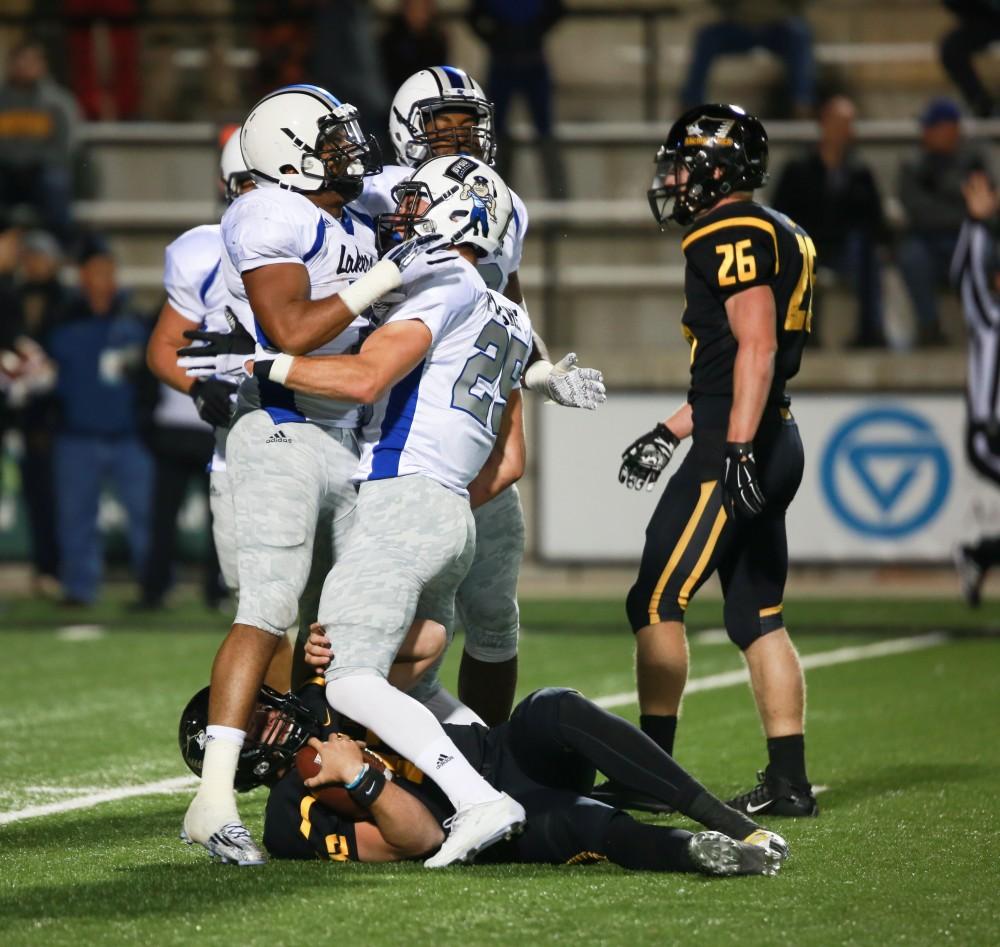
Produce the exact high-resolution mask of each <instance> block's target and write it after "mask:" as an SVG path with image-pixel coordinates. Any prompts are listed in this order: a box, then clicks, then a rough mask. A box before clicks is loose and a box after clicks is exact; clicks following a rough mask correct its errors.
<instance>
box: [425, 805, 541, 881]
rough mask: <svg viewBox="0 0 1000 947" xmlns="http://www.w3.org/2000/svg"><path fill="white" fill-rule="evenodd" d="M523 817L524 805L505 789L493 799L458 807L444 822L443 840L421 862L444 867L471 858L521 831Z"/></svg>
mask: <svg viewBox="0 0 1000 947" xmlns="http://www.w3.org/2000/svg"><path fill="white" fill-rule="evenodd" d="M524 819H525V812H524V806H522V805H521V804H520V803H519V802H517V801H516V800H515V799H511V797H510V796H508V795H507V793H502V794H501V796H500V798H499V799H494V800H493V801H492V802H481V803H479V804H478V805H475V806H468V807H466V808H465V809H460V810H459V811H458V812H456V813H455V814H454V815H453V816H452V817H451V819H449V820H448V822H447V823H446V825H447V826H448V829H449V832H448V837H447V838H446V839H445V840H444V844H443V845H442V846H441V848H440V849H438V851H437V854H435V855H432V856H431V857H430V858H428V859H427V861H425V862H424V867H425V868H444V867H445V866H447V865H454V864H456V863H458V862H466V863H467V862H471V861H472V860H473V859H474V858H475V857H476V855H477V854H478V853H479V852H481V851H482V850H483V849H485V848H489V847H490V846H491V845H494V844H495V843H496V842H499V841H500V840H501V839H509V838H513V836H515V835H517V834H518V833H520V831H521V830H522V829H523V828H524Z"/></svg>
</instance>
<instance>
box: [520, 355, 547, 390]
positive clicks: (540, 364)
mask: <svg viewBox="0 0 1000 947" xmlns="http://www.w3.org/2000/svg"><path fill="white" fill-rule="evenodd" d="M551 372H552V363H551V362H547V361H545V359H544V358H540V359H539V360H538V361H537V362H532V364H531V365H530V366H529V367H528V370H527V371H526V372H525V373H524V377H523V378H522V379H521V384H523V385H524V387H525V388H527V389H528V391H538V390H539V389H542V390H547V389H548V378H549V374H550V373H551Z"/></svg>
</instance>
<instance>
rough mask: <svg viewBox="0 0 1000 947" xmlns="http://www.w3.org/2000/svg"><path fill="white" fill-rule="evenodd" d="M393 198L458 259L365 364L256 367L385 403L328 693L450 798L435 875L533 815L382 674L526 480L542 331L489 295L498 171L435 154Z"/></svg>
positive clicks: (434, 275)
mask: <svg viewBox="0 0 1000 947" xmlns="http://www.w3.org/2000/svg"><path fill="white" fill-rule="evenodd" d="M476 177H482V178H483V179H484V180H485V183H486V184H487V186H488V188H489V191H490V195H491V197H492V205H493V211H494V214H495V217H496V223H495V225H493V226H491V227H490V228H489V233H488V234H486V233H484V232H483V231H482V229H481V228H474V227H473V226H472V223H471V221H470V220H469V213H468V211H469V209H470V208H471V206H472V202H471V200H470V198H469V197H468V196H467V189H465V188H464V187H463V185H464V184H465V183H466V182H467V181H468V182H471V181H473V180H474V179H475V178H476ZM396 193H397V195H398V197H399V208H398V212H397V213H396V214H394V215H391V217H390V220H389V223H390V226H391V227H393V228H397V229H398V230H399V231H400V235H401V236H402V237H403V239H406V238H407V237H410V238H411V239H414V238H413V237H411V235H412V234H417V235H423V236H430V235H432V234H438V235H442V236H443V237H444V238H445V243H446V245H447V246H450V247H452V249H451V250H449V251H447V252H443V253H442V252H440V251H437V252H435V253H434V254H433V255H431V254H427V255H425V256H424V257H423V258H421V259H420V260H418V261H417V262H416V263H415V264H414V265H413V266H412V267H411V268H410V271H411V272H413V271H415V272H416V273H417V274H418V276H417V278H415V279H414V280H413V281H412V282H411V284H410V285H409V287H408V288H407V289H406V292H405V297H404V299H403V300H402V302H399V303H398V304H396V305H394V306H392V308H390V309H389V311H388V315H387V317H386V319H385V322H384V323H383V324H382V325H381V327H380V328H378V329H376V330H375V331H374V332H373V333H372V334H371V336H369V337H368V339H366V340H365V342H364V344H363V345H362V346H361V349H360V352H359V353H358V354H357V355H346V356H332V357H322V356H321V357H314V358H293V357H291V356H289V355H287V354H282V355H279V356H278V357H277V359H275V360H274V361H272V362H270V363H265V364H264V365H262V366H258V365H255V368H254V371H255V374H261V373H263V374H265V376H266V377H267V380H268V383H269V384H273V383H274V382H275V381H278V382H280V383H281V384H282V385H283V386H285V387H287V388H289V389H291V390H293V391H295V392H296V393H304V394H310V395H313V396H322V397H328V398H337V399H342V400H345V401H352V402H360V403H364V404H377V408H376V414H375V417H374V418H373V420H372V422H371V423H370V424H369V425H367V426H366V429H365V442H364V447H363V450H362V455H361V462H360V464H359V465H358V467H357V471H356V473H355V475H354V479H355V480H356V481H357V482H358V483H359V484H360V490H359V494H358V509H357V515H356V521H355V524H354V529H353V532H352V535H351V539H350V542H349V543H348V546H347V549H346V550H345V552H344V554H343V556H342V557H341V558H340V559H339V560H338V561H337V562H336V563H335V564H334V567H333V570H332V571H331V573H330V575H329V576H328V577H327V581H326V584H325V586H324V589H323V597H322V599H321V601H320V609H319V620H320V624H321V625H322V626H323V628H324V630H325V633H326V636H327V637H328V639H329V640H330V642H331V646H332V650H333V654H334V658H333V661H332V663H331V664H330V667H329V668H328V669H327V672H326V679H327V688H326V694H327V700H328V701H329V703H330V704H331V706H332V707H334V708H335V709H336V710H338V711H339V712H341V713H343V714H345V715H346V716H348V717H350V718H351V719H353V720H356V721H358V722H359V723H361V724H362V725H363V726H365V727H368V728H369V729H370V730H372V731H374V732H376V733H379V734H383V735H384V737H385V739H386V740H387V742H389V743H390V744H391V745H392V746H393V748H394V749H395V750H396V751H397V752H399V753H401V754H402V755H404V756H405V757H406V758H407V759H410V760H412V761H413V762H414V764H415V765H416V766H417V767H418V768H419V769H420V770H421V771H422V772H424V773H425V774H426V775H427V776H429V777H430V778H431V779H433V780H434V781H435V782H436V783H437V784H438V785H439V786H440V787H441V789H442V790H443V791H444V792H445V794H446V795H447V796H448V797H449V799H450V800H451V802H452V804H453V805H454V807H455V809H456V815H455V818H454V821H453V823H452V826H451V831H450V834H449V835H448V837H447V839H446V840H445V842H444V844H443V845H442V847H441V849H440V851H438V853H437V854H435V855H434V856H432V857H431V858H430V859H428V860H427V862H425V864H426V865H427V866H428V867H432V868H436V867H441V866H443V865H448V864H451V863H453V862H456V861H464V860H468V859H470V858H471V857H472V856H473V855H475V853H476V852H477V851H479V850H481V849H482V848H484V847H486V846H487V845H490V844H492V843H493V842H496V841H498V840H499V839H500V838H502V837H504V836H506V835H509V834H510V833H511V832H512V831H515V830H516V829H517V828H518V827H519V826H520V825H521V824H522V823H523V820H524V810H523V808H522V807H521V806H520V804H519V803H517V802H516V801H514V800H513V799H511V798H510V797H509V796H507V795H506V794H503V793H499V792H498V791H497V790H495V789H493V788H492V787H490V786H489V784H488V783H486V782H485V780H483V779H482V777H481V776H479V774H478V773H477V772H476V771H475V770H474V769H473V768H472V767H471V766H470V765H469V764H468V761H467V760H465V759H464V758H463V757H462V756H461V754H460V753H459V752H458V751H457V749H456V747H455V745H454V744H453V743H452V741H451V740H450V738H449V737H448V736H446V734H445V732H444V730H443V729H442V727H441V724H440V723H438V721H437V720H436V719H435V717H434V716H433V714H432V713H431V712H430V711H429V710H428V709H427V708H425V707H422V706H421V705H420V704H418V703H417V702H416V701H414V700H413V699H412V698H411V697H409V696H407V695H406V694H404V693H403V692H402V691H399V690H397V689H396V688H395V687H393V686H392V685H391V684H390V683H389V682H388V680H387V679H386V676H387V674H388V672H389V668H390V666H391V664H392V661H393V658H394V657H395V655H396V652H397V650H398V649H399V646H400V644H401V643H402V642H403V640H404V638H405V636H406V634H407V632H408V630H409V629H410V628H411V625H412V623H413V622H414V620H417V621H429V622H434V623H436V624H437V625H440V626H444V627H448V626H449V625H450V624H451V621H452V618H453V610H454V599H455V592H456V590H457V588H458V585H459V583H460V582H461V580H462V578H463V576H464V575H465V573H466V572H467V570H468V568H469V566H470V565H471V563H472V559H473V556H474V554H475V542H476V540H475V535H476V527H475V520H474V518H473V515H472V511H471V509H470V501H471V505H477V506H478V505H482V504H483V503H486V502H488V501H489V500H491V499H492V498H493V497H495V496H496V495H497V494H498V493H500V492H501V491H503V490H504V489H506V488H507V487H508V486H510V485H511V484H512V483H513V482H514V481H515V480H517V479H518V478H519V477H520V476H521V474H522V472H523V470H524V432H523V425H522V419H521V396H520V390H519V388H520V379H521V375H522V373H523V370H524V365H525V363H526V362H527V358H528V353H529V352H530V349H531V324H530V322H529V320H528V316H527V314H526V313H525V312H524V310H523V309H521V308H520V307H518V306H517V305H515V304H513V303H511V302H510V301H509V300H507V299H506V298H505V297H503V296H501V295H500V294H499V293H496V292H494V291H492V290H489V289H487V287H486V284H485V283H484V282H483V279H482V277H481V275H480V274H479V272H478V268H477V266H476V263H477V262H478V259H479V258H481V257H483V256H485V255H489V254H492V253H493V252H494V251H495V250H496V249H497V247H498V246H499V242H500V241H501V240H502V238H503V234H504V231H505V230H506V228H507V227H508V225H509V223H510V218H511V216H512V204H511V198H510V192H509V191H508V189H507V187H506V185H505V184H504V182H503V181H502V180H501V179H500V177H499V175H497V174H496V172H495V171H493V170H492V169H491V168H489V167H488V166H487V165H486V164H484V163H483V162H480V161H477V160H476V159H474V158H471V157H468V156H455V155H452V156H449V157H439V158H434V159H432V160H430V161H428V162H426V163H425V164H423V165H422V166H421V167H420V168H418V169H417V171H416V172H415V173H414V175H413V177H412V179H410V180H409V181H407V182H405V183H403V184H401V185H399V186H398V187H397V188H396ZM404 246H405V244H404ZM390 252H392V251H390ZM378 265H379V266H380V267H381V266H383V265H384V261H383V262H381V263H379V264H378ZM368 778H375V777H374V776H371V775H370V774H369V773H368V771H367V769H362V771H361V772H359V773H358V776H357V779H356V780H355V781H354V784H352V785H358V786H360V785H362V784H363V782H364V780H365V779H368ZM349 788H351V787H349Z"/></svg>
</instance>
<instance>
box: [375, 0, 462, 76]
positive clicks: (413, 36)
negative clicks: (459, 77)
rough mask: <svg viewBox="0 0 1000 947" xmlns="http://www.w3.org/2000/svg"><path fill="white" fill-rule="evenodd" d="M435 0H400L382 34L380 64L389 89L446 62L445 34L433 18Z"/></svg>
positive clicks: (446, 45)
mask: <svg viewBox="0 0 1000 947" xmlns="http://www.w3.org/2000/svg"><path fill="white" fill-rule="evenodd" d="M436 15H437V11H436V9H435V5H434V0H403V2H402V3H401V4H400V9H399V12H398V13H396V14H394V15H393V17H392V18H391V19H390V20H389V24H388V26H387V27H386V29H385V32H384V33H383V34H382V43H381V45H382V66H383V68H384V69H385V78H386V83H387V84H388V87H389V88H390V89H398V88H399V87H400V86H401V85H402V84H403V83H404V82H405V81H406V80H407V79H409V78H410V76H412V75H414V74H416V73H418V72H420V70H421V69H427V68H428V67H430V66H437V65H440V64H441V63H444V62H448V38H447V37H446V36H445V33H444V30H442V29H441V27H440V25H439V24H438V22H437V19H436Z"/></svg>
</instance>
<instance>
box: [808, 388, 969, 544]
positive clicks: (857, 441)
mask: <svg viewBox="0 0 1000 947" xmlns="http://www.w3.org/2000/svg"><path fill="white" fill-rule="evenodd" d="M820 476H821V480H822V484H823V493H824V494H825V496H826V499H827V501H828V502H829V504H830V507H831V508H832V510H833V512H834V514H835V515H836V517H837V518H838V519H839V520H840V521H841V522H843V523H844V524H845V525H846V526H848V527H849V528H850V529H852V530H854V531H855V532H858V533H861V534H863V535H866V536H872V537H874V538H878V539H900V538H902V537H904V536H907V535H909V534H910V533H913V532H915V531H916V530H918V529H920V528H921V527H923V526H925V525H927V524H928V523H929V522H930V521H931V520H933V519H934V517H935V516H936V515H937V514H938V512H939V511H940V510H941V508H942V507H943V506H944V503H945V500H946V499H947V497H948V489H949V487H950V485H951V464H950V463H949V461H948V454H947V452H946V451H945V448H944V445H943V444H942V443H941V441H940V439H939V438H938V436H937V433H936V432H935V431H934V428H933V426H932V425H931V424H930V422H929V421H928V420H927V419H926V418H924V417H922V416H921V415H919V414H916V413H914V412H913V411H909V410H906V409H905V408H875V409H869V410H864V411H860V412H857V413H856V414H854V415H852V416H851V417H849V418H848V419H847V420H846V421H845V422H844V423H843V424H841V425H840V427H838V428H837V429H836V430H835V431H834V432H833V435H832V436H831V438H830V442H829V444H828V445H827V447H826V449H825V451H824V452H823V460H822V468H821V471H820Z"/></svg>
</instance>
